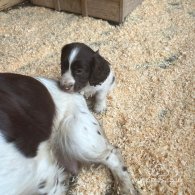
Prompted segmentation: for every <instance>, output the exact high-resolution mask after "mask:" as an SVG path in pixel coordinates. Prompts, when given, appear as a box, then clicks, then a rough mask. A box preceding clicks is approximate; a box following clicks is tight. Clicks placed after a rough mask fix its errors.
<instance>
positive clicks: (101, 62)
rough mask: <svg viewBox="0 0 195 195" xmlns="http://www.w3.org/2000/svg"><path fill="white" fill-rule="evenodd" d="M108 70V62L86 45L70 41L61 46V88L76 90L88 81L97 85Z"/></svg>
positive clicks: (105, 76)
mask: <svg viewBox="0 0 195 195" xmlns="http://www.w3.org/2000/svg"><path fill="white" fill-rule="evenodd" d="M109 72H110V67H109V63H108V62H107V61H106V60H105V59H104V58H103V57H102V56H100V54H99V53H98V52H94V51H93V50H92V49H91V48H89V47H88V46H87V45H85V44H83V43H71V44H68V45H65V46H64V47H63V48H62V51H61V80H60V86H61V88H62V89H63V90H65V91H68V92H78V91H81V90H82V89H83V88H84V87H85V86H86V85H87V84H88V83H89V84H90V85H92V86H96V85H99V84H101V83H102V82H104V80H106V78H107V76H108V74H109Z"/></svg>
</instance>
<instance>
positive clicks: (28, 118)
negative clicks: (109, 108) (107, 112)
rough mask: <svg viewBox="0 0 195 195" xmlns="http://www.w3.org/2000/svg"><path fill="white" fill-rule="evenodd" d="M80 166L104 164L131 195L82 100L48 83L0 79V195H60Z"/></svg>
mask: <svg viewBox="0 0 195 195" xmlns="http://www.w3.org/2000/svg"><path fill="white" fill-rule="evenodd" d="M83 163H102V164H104V165H105V166H107V167H108V168H109V169H110V170H111V172H112V174H113V175H114V178H115V180H116V184H117V185H118V187H119V189H120V191H121V193H122V194H136V191H135V189H134V187H133V185H132V181H131V179H130V175H129V174H128V172H127V169H126V167H125V166H124V163H123V160H122V158H121V155H120V153H119V151H118V149H117V148H116V147H113V146H112V145H111V144H110V143H109V141H108V140H107V139H106V137H105V135H104V132H103V130H102V129H101V127H100V125H99V123H98V121H97V120H96V119H95V117H94V116H93V115H92V114H91V112H90V111H89V110H88V107H87V104H86V101H85V99H84V98H83V96H82V95H80V94H77V93H73V94H70V93H66V92H64V91H62V90H60V88H59V83H58V82H57V81H54V80H49V79H45V78H36V79H35V78H32V77H28V76H23V75H19V74H10V73H0V194H2V195H5V194H6V195H27V194H29V195H35V194H38V195H44V194H47V195H62V194H66V192H67V191H68V181H69V176H70V175H71V174H72V173H74V174H76V173H77V172H78V169H79V167H80V165H81V164H83Z"/></svg>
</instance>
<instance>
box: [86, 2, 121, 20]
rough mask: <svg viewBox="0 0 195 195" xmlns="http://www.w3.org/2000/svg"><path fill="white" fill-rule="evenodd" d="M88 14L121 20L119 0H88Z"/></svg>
mask: <svg viewBox="0 0 195 195" xmlns="http://www.w3.org/2000/svg"><path fill="white" fill-rule="evenodd" d="M87 7H88V15H89V16H93V17H97V18H102V19H106V20H112V21H117V22H119V12H120V1H119V0H88V1H87Z"/></svg>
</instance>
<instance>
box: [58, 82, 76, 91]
mask: <svg viewBox="0 0 195 195" xmlns="http://www.w3.org/2000/svg"><path fill="white" fill-rule="evenodd" d="M60 88H61V89H62V90H63V91H66V92H73V91H74V84H73V83H67V84H64V83H60Z"/></svg>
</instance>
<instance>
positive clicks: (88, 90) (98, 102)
mask: <svg viewBox="0 0 195 195" xmlns="http://www.w3.org/2000/svg"><path fill="white" fill-rule="evenodd" d="M113 77H114V73H113V72H112V71H110V73H109V75H108V77H107V79H106V80H105V81H104V82H103V83H101V84H100V85H96V86H91V85H89V84H88V85H87V86H86V87H85V88H83V89H82V91H81V94H83V95H84V96H85V97H86V98H88V97H90V96H94V95H95V105H94V111H95V112H96V113H100V112H104V111H105V110H106V97H107V95H108V93H109V92H110V91H111V90H112V89H113V87H114V84H115V82H114V83H112V79H113ZM111 83H112V84H111Z"/></svg>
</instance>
